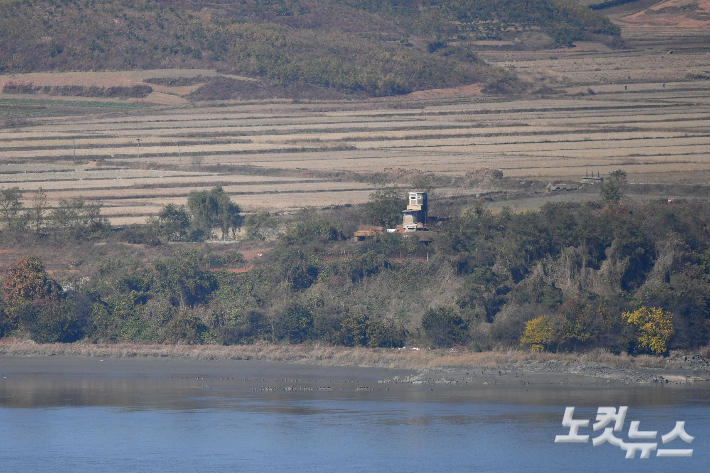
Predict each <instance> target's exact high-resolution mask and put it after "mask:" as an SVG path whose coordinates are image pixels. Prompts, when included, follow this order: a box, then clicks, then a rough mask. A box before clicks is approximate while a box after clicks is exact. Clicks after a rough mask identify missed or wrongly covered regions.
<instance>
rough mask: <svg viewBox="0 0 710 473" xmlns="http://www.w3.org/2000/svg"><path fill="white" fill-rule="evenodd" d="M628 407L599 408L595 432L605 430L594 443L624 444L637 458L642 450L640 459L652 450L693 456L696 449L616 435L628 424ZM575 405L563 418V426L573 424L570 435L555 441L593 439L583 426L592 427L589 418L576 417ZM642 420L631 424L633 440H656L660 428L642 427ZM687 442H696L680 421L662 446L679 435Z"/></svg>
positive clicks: (628, 453)
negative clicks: (656, 429)
mask: <svg viewBox="0 0 710 473" xmlns="http://www.w3.org/2000/svg"><path fill="white" fill-rule="evenodd" d="M627 410H628V406H621V407H619V410H618V411H617V410H616V408H614V407H600V408H599V409H597V419H596V422H595V423H594V425H593V426H592V430H593V431H594V432H596V431H598V430H601V429H604V431H603V432H602V433H601V435H599V436H597V437H594V438H593V439H592V445H594V446H595V447H598V446H599V445H602V444H604V443H606V442H608V443H609V444H611V445H614V446H615V447H620V448H621V449H622V450H625V451H626V458H634V457H635V456H636V452H641V455H640V457H639V458H649V457H650V455H651V452H652V451H655V452H656V456H657V457H690V456H692V455H693V449H692V448H681V449H678V448H658V442H624V441H623V440H622V439H620V438H619V437H616V436H614V432H619V431H621V430H622V429H623V427H624V420H625V419H626V411H627ZM573 416H574V407H567V408H566V409H565V415H564V417H563V418H562V425H563V426H564V427H569V433H568V434H567V435H557V436H556V437H555V443H586V442H588V441H589V437H590V436H589V435H582V434H580V432H579V429H581V428H586V427H588V426H589V419H574V418H573ZM612 421H613V422H614V427H607V426H608V425H609V424H610V423H611V422H612ZM639 426H640V421H637V420H635V421H632V422H631V425H630V427H629V435H628V437H629V439H631V440H651V439H655V438H656V436H657V434H658V432H657V431H648V430H646V431H643V430H639ZM679 437H680V439H681V440H682V441H683V442H686V443H690V442H692V441H693V438H694V437H692V436H690V435H688V434H687V433H686V432H685V421H677V422H676V423H675V427H674V428H673V429H672V430H671V431H670V432H668V433H667V434H665V435H663V436H661V440H662V442H663V444H662V445H665V444H667V443H670V442H672V441H674V440H675V439H677V438H679Z"/></svg>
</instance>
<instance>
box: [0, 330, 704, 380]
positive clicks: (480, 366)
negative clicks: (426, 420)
mask: <svg viewBox="0 0 710 473" xmlns="http://www.w3.org/2000/svg"><path fill="white" fill-rule="evenodd" d="M708 351H710V350H709V349H708V348H704V349H702V350H699V352H697V353H694V354H690V353H682V352H671V353H670V355H669V356H668V357H657V356H649V355H640V356H630V355H627V354H620V355H615V354H612V353H609V352H607V351H603V350H595V351H591V352H587V353H563V354H560V353H534V352H528V351H522V350H501V351H489V352H469V351H466V350H464V349H448V350H426V349H418V348H402V349H373V348H350V347H331V346H326V347H324V346H319V345H275V344H255V345H232V346H215V345H139V344H87V343H69V344H63V343H56V344H37V343H34V342H32V341H26V340H23V341H18V340H10V339H3V340H0V355H5V356H11V357H42V356H66V357H94V358H111V359H120V358H183V359H191V360H206V361H209V360H212V361H217V360H254V361H266V362H286V363H294V364H308V365H320V366H331V367H360V368H386V369H391V370H411V371H413V372H417V373H418V374H417V375H414V376H412V377H410V378H409V380H408V382H421V383H424V382H425V381H426V382H432V383H434V384H446V383H450V382H453V381H452V380H454V381H460V380H461V379H463V381H464V383H465V382H466V381H467V379H468V378H467V376H469V377H470V376H472V375H468V374H467V373H476V372H480V374H481V375H483V376H486V377H487V376H493V378H492V379H491V380H490V382H496V381H498V382H503V380H509V379H510V378H514V377H515V376H519V375H520V374H523V373H527V374H529V375H530V374H535V376H537V377H539V376H540V375H542V374H549V375H555V376H556V377H560V376H561V377H564V376H574V377H575V378H578V377H583V378H595V379H604V380H609V381H613V382H623V383H641V384H650V383H661V384H689V383H703V382H706V381H707V380H708V379H710V363H709V362H708V361H707V359H708V358H710V357H709V356H708ZM432 373H437V376H438V377H434V376H429V375H430V374H432ZM479 376H480V375H479ZM528 379H530V378H528ZM484 382H485V381H484ZM561 382H564V381H561ZM708 387H710V383H708Z"/></svg>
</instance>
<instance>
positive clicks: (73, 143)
mask: <svg viewBox="0 0 710 473" xmlns="http://www.w3.org/2000/svg"><path fill="white" fill-rule="evenodd" d="M71 142H72V149H73V150H74V164H76V138H72V139H71Z"/></svg>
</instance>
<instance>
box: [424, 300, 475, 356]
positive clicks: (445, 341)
mask: <svg viewBox="0 0 710 473" xmlns="http://www.w3.org/2000/svg"><path fill="white" fill-rule="evenodd" d="M422 328H423V329H424V333H426V335H427V336H428V337H429V339H430V340H431V342H432V343H433V344H434V345H435V346H437V347H447V346H452V345H458V344H460V343H461V342H462V341H463V339H464V336H465V335H466V331H467V330H468V323H467V322H466V321H465V320H463V319H462V318H461V317H460V316H459V315H458V314H457V313H456V311H455V310H454V308H453V307H437V308H436V309H431V308H430V309H429V310H427V311H426V312H425V313H424V317H422Z"/></svg>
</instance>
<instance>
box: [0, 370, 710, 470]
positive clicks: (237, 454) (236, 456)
mask: <svg viewBox="0 0 710 473" xmlns="http://www.w3.org/2000/svg"><path fill="white" fill-rule="evenodd" d="M406 374H409V373H405V372H395V371H387V370H372V369H357V368H327V367H326V368H324V367H314V366H297V365H287V364H278V363H257V362H234V361H231V362H204V361H202V362H197V361H190V360H151V359H149V360H146V359H142V360H105V362H101V361H99V360H96V359H83V358H79V359H74V358H60V357H51V358H3V357H0V471H58V472H85V471H86V472H89V471H91V472H94V471H129V472H134V471H135V472H151V471H160V472H163V471H174V472H195V471H230V472H231V471H273V470H278V471H299V472H301V471H319V472H340V471H366V472H390V471H396V472H399V471H402V472H411V471H432V472H434V471H436V472H438V471H454V472H458V471H475V472H479V471H480V472H489V471H490V472H504V471H511V472H513V471H524V472H538V471H539V472H547V471H574V472H605V471H624V472H636V471H638V472H641V471H644V472H646V471H650V472H656V471H657V472H661V471H663V472H670V471H683V472H696V471H697V472H701V471H708V469H710V441H709V439H710V389H708V387H705V386H700V387H697V386H696V387H692V388H677V387H676V388H668V387H655V386H654V387H648V386H646V387H642V388H640V387H628V386H625V387H624V386H616V387H614V386H611V387H610V386H606V385H599V386H589V385H585V386H577V387H575V386H574V385H571V386H570V385H566V386H556V385H555V386H542V385H540V386H532V387H525V388H524V387H521V386H499V387H489V386H484V385H482V384H480V385H471V386H466V387H460V388H454V387H438V386H437V387H434V388H433V389H434V390H433V391H432V390H431V389H432V388H430V387H428V386H426V387H425V386H421V385H411V384H405V385H402V384H393V383H382V382H378V381H383V380H386V379H391V378H392V377H393V376H397V375H399V376H402V375H406ZM2 376H4V377H2ZM319 387H320V388H330V390H318V388H319ZM284 388H294V389H295V390H294V391H285V390H284ZM303 388H306V390H303ZM364 388H369V389H364ZM310 389H313V390H312V391H311V390H310ZM620 405H628V406H629V412H628V414H627V417H626V423H625V425H624V427H625V428H624V431H623V432H619V433H617V436H619V437H622V438H623V439H624V440H626V441H628V440H629V439H628V437H627V434H628V425H629V423H630V421H632V420H639V421H641V430H657V431H658V434H659V437H660V435H663V434H665V433H667V432H668V431H670V430H671V429H672V428H673V426H674V425H675V421H676V420H685V421H686V431H687V432H688V433H689V434H690V435H693V436H694V437H695V440H694V441H693V443H692V444H690V445H689V444H685V443H684V442H682V441H681V440H680V439H678V440H676V441H675V442H673V443H672V444H668V445H666V447H667V448H686V447H688V448H693V450H694V451H693V457H692V458H656V457H654V456H653V455H652V456H651V458H649V459H647V460H642V459H639V458H638V454H637V458H636V459H633V460H627V459H625V458H624V455H625V452H624V451H622V450H621V449H619V448H617V447H613V446H610V445H603V446H599V447H593V446H592V444H591V441H590V442H589V443H586V444H555V443H554V438H555V435H558V434H566V433H567V430H568V429H565V428H563V427H562V425H561V421H562V415H563V413H564V408H565V407H566V406H575V407H576V411H575V417H576V418H582V419H585V418H587V419H592V422H593V419H594V417H595V416H596V409H597V407H599V406H616V407H618V406H620ZM581 433H588V434H590V435H592V436H593V437H594V436H596V435H598V433H594V432H592V431H591V429H587V431H584V429H582V431H581ZM659 442H660V438H659ZM659 447H663V445H662V444H661V445H659Z"/></svg>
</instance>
